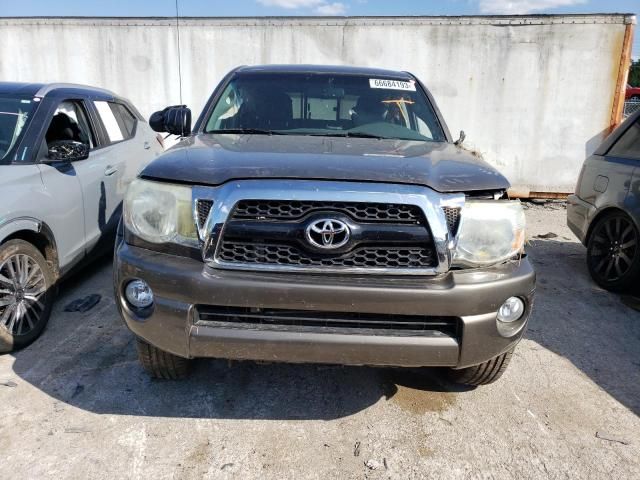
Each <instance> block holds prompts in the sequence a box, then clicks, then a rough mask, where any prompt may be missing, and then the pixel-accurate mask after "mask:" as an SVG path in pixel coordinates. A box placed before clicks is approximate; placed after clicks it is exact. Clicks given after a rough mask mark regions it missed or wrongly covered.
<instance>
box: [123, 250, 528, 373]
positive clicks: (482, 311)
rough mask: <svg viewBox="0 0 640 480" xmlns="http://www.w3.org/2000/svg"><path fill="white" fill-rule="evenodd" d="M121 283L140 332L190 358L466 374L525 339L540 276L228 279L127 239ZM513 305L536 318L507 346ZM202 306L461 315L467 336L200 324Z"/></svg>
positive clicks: (522, 265)
mask: <svg viewBox="0 0 640 480" xmlns="http://www.w3.org/2000/svg"><path fill="white" fill-rule="evenodd" d="M372 277H374V278H372ZM134 278H141V279H143V280H145V281H146V282H147V283H148V284H149V285H150V286H151V288H152V289H153V292H154V296H155V304H154V306H153V307H152V311H151V312H146V313H144V314H139V313H137V312H135V311H133V310H132V309H130V308H129V306H128V304H127V302H126V300H125V299H124V296H123V292H124V288H125V286H126V284H127V282H128V281H129V280H131V279H134ZM114 282H115V292H116V303H117V305H118V308H119V310H120V313H121V314H122V317H123V319H124V321H125V322H126V324H127V326H128V327H129V328H130V329H131V330H132V331H133V333H135V334H136V335H137V336H139V337H140V338H142V339H144V340H145V341H147V342H149V343H150V344H152V345H155V346H156V347H158V348H160V349H162V350H165V351H168V352H171V353H173V354H175V355H179V356H182V357H187V358H191V357H216V358H230V359H249V360H265V361H282V362H297V363H336V364H345V365H390V366H405V367H417V366H448V367H455V368H462V367H466V366H470V365H476V364H479V363H482V362H484V361H486V360H489V359H490V358H493V357H495V356H497V355H500V354H501V353H503V352H505V351H507V350H509V349H510V348H511V347H513V346H514V345H515V344H516V343H517V342H518V341H519V340H520V338H521V337H522V334H523V332H524V330H525V328H526V322H527V320H528V316H529V313H530V309H531V301H532V298H533V292H534V288H535V273H534V271H533V269H532V267H531V265H530V263H529V261H528V260H527V259H526V257H525V258H523V259H522V260H520V261H518V262H515V261H514V262H509V263H506V264H503V265H500V266H496V267H491V268H484V269H478V270H467V271H452V272H449V273H447V274H444V275H439V276H435V277H382V276H366V275H361V276H357V275H315V274H314V275H311V274H293V273H255V272H240V271H226V270H217V269H212V268H210V267H207V266H205V264H203V263H202V262H200V261H198V260H194V259H190V258H185V257H178V256H174V255H168V254H164V253H157V252H152V251H150V250H146V249H142V248H138V247H133V246H131V245H128V244H126V243H125V242H124V241H122V238H119V240H118V244H117V248H116V256H115V268H114ZM511 296H519V297H522V298H523V299H526V300H527V312H526V314H525V317H524V319H523V320H522V324H521V328H519V329H518V330H517V331H516V332H515V334H513V335H512V336H510V337H508V338H505V337H503V336H502V335H500V333H499V332H498V329H497V325H496V312H497V310H498V308H499V307H500V305H502V303H503V302H504V301H505V300H506V299H507V298H508V297H511ZM196 305H217V306H234V307H259V308H278V309H298V310H309V311H322V312H358V313H372V314H373V313H375V314H398V315H430V316H448V317H451V316H453V317H457V318H458V319H459V322H460V326H461V328H460V329H459V331H460V333H459V334H458V335H455V336H453V335H452V336H449V335H444V334H441V333H440V332H435V333H426V334H425V335H420V336H406V335H403V336H399V335H391V334H384V333H383V334H376V335H370V334H359V333H355V334H353V333H316V332H309V331H299V330H296V329H295V327H292V328H289V329H278V330H269V329H263V328H254V329H246V328H229V327H226V326H225V327H219V326H214V325H207V324H202V323H201V322H198V319H197V310H196V307H195V306H196Z"/></svg>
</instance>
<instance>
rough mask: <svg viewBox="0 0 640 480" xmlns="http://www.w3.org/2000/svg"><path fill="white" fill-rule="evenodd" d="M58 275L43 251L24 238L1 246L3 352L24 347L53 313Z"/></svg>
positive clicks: (0, 343)
mask: <svg viewBox="0 0 640 480" xmlns="http://www.w3.org/2000/svg"><path fill="white" fill-rule="evenodd" d="M54 298H55V277H54V275H53V272H52V270H51V266H50V265H49V264H48V263H47V261H46V260H45V258H44V257H43V256H42V253H40V251H39V250H38V249H37V248H36V247H34V246H33V245H32V244H30V243H29V242H25V241H24V240H9V241H8V242H6V243H4V244H2V245H0V352H11V351H13V350H17V349H20V348H24V347H26V346H27V345H29V344H30V343H32V342H33V341H34V340H35V339H36V338H38V337H39V336H40V334H41V333H42V331H43V330H44V327H45V326H46V325H47V322H48V321H49V317H50V316H51V308H52V307H53V300H54Z"/></svg>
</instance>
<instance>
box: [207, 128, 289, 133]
mask: <svg viewBox="0 0 640 480" xmlns="http://www.w3.org/2000/svg"><path fill="white" fill-rule="evenodd" d="M206 133H240V134H247V135H286V133H282V132H278V131H276V130H264V129H261V128H221V129H219V130H208V131H207V132H206Z"/></svg>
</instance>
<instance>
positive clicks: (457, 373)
mask: <svg viewBox="0 0 640 480" xmlns="http://www.w3.org/2000/svg"><path fill="white" fill-rule="evenodd" d="M514 350H515V348H513V349H511V350H509V351H507V352H505V353H503V354H502V355H498V356H497V357H495V358H492V359H491V360H488V361H486V362H484V363H481V364H479V365H473V366H471V367H467V368H462V369H460V370H452V371H451V375H450V377H451V379H452V380H453V381H454V382H456V383H462V384H465V385H473V386H478V385H488V384H490V383H493V382H495V381H496V380H498V379H499V378H500V377H501V376H502V375H503V374H504V372H505V370H506V369H507V367H508V366H509V362H510V361H511V357H512V356H513V351H514Z"/></svg>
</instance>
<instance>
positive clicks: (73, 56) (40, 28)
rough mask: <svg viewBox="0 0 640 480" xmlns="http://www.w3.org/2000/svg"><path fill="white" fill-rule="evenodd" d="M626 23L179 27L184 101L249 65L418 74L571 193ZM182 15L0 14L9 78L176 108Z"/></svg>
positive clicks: (513, 162) (607, 101) (370, 21)
mask: <svg viewBox="0 0 640 480" xmlns="http://www.w3.org/2000/svg"><path fill="white" fill-rule="evenodd" d="M630 23H635V17H633V16H624V15H578V16H575V15H574V16H525V17H410V18H339V19H338V18H261V19H257V18H238V19H228V18H220V19H215V18H206V19H182V20H181V26H180V45H181V58H182V62H181V64H182V97H183V102H184V103H186V104H187V105H189V106H190V107H192V109H193V110H194V113H196V114H197V113H199V112H200V110H201V108H202V106H203V105H204V103H205V101H206V99H207V97H208V96H209V94H210V93H211V91H212V89H213V88H214V86H215V85H216V84H217V83H218V81H219V80H220V79H221V78H222V77H223V75H224V74H225V73H226V72H227V71H229V70H230V69H232V68H233V67H235V66H237V65H241V64H262V63H317V64H321V63H330V64H353V65H361V66H377V67H384V68H390V69H401V70H409V71H411V72H413V73H415V74H416V75H417V76H419V77H420V78H421V79H422V80H423V81H424V82H425V83H426V85H427V86H428V87H429V88H430V89H431V91H432V92H433V94H434V96H435V98H436V101H437V102H438V104H439V106H440V108H441V110H442V112H443V114H444V116H445V119H446V121H447V123H448V124H449V128H450V129H451V131H452V134H453V135H454V136H457V132H458V131H459V130H461V129H464V130H465V132H466V133H467V141H466V142H465V144H466V145H467V146H469V147H471V148H474V149H476V150H477V151H478V152H480V153H481V154H482V155H483V156H484V157H485V158H486V159H487V161H489V162H490V163H492V164H494V165H496V166H497V167H499V168H500V169H501V170H502V171H503V172H504V173H505V174H506V175H507V177H508V178H509V180H510V181H511V183H512V184H513V185H515V186H518V187H523V188H525V189H530V190H531V191H555V192H569V191H573V188H574V185H575V181H576V178H577V175H578V172H579V170H580V166H581V164H582V161H583V160H584V157H585V156H586V155H588V154H589V153H591V152H592V151H593V150H594V149H595V148H596V146H597V145H598V143H599V142H600V140H601V139H602V138H603V135H604V133H605V132H606V130H607V128H608V127H609V124H610V120H611V112H612V106H613V98H614V92H615V90H616V81H617V79H618V72H619V70H620V59H621V55H622V48H623V38H624V33H625V28H626V24H630ZM177 44H178V42H177V30H176V26H175V20H172V19H152V18H140V19H94V18H91V19H89V18H87V19H78V18H58V19H55V18H31V19H11V18H8V19H0V80H15V81H37V82H51V81H69V82H76V83H86V84H90V85H97V86H102V87H106V88H109V89H111V90H113V91H115V92H118V93H119V94H121V95H124V96H126V97H128V98H130V99H131V100H132V101H133V102H134V103H135V104H136V105H137V106H138V108H139V109H140V110H141V112H143V114H145V115H148V114H150V113H151V112H153V111H154V110H156V109H159V108H161V107H163V106H166V105H169V104H177V103H179V101H180V93H179V88H178V85H179V82H178V78H179V77H178V62H177V58H178V50H177Z"/></svg>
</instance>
